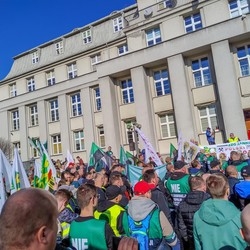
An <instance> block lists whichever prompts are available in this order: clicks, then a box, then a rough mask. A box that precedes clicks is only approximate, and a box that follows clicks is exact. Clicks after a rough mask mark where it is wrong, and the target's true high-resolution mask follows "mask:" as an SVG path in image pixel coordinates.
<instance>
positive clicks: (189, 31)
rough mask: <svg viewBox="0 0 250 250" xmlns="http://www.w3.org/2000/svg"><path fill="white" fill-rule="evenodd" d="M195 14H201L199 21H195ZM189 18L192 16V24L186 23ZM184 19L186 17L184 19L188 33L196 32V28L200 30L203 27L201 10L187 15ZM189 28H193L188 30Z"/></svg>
mask: <svg viewBox="0 0 250 250" xmlns="http://www.w3.org/2000/svg"><path fill="white" fill-rule="evenodd" d="M195 15H198V16H199V20H198V21H195ZM188 18H190V24H186V22H187V19H188ZM183 19H184V20H183V21H184V28H185V31H186V33H191V32H194V31H196V30H200V29H202V28H203V24H202V17H201V13H200V12H195V13H192V14H190V15H188V16H185V17H184V18H183ZM197 25H200V27H196V26H197ZM189 28H191V30H188V29H189Z"/></svg>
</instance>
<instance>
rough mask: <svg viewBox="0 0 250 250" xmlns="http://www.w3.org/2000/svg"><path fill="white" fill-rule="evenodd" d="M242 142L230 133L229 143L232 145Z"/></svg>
mask: <svg viewBox="0 0 250 250" xmlns="http://www.w3.org/2000/svg"><path fill="white" fill-rule="evenodd" d="M238 141H240V138H239V137H237V136H235V135H234V133H230V135H229V138H228V139H227V142H229V143H232V142H238Z"/></svg>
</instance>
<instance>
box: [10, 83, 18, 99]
mask: <svg viewBox="0 0 250 250" xmlns="http://www.w3.org/2000/svg"><path fill="white" fill-rule="evenodd" d="M9 90H10V97H14V96H17V90H16V83H12V84H10V85H9Z"/></svg>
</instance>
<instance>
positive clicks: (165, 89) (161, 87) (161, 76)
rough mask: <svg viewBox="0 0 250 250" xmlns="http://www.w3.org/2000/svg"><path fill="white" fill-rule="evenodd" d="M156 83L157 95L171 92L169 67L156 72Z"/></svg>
mask: <svg viewBox="0 0 250 250" xmlns="http://www.w3.org/2000/svg"><path fill="white" fill-rule="evenodd" d="M154 83H155V91H156V95H157V96H161V95H167V94H170V93H171V90H170V83H169V78H168V70H167V69H162V70H159V71H155V72H154Z"/></svg>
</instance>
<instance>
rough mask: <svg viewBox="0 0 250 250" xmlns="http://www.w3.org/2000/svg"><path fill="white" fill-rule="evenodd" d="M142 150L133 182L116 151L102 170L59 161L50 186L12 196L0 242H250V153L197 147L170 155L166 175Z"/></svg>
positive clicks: (57, 245) (33, 245)
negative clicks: (192, 154) (189, 154)
mask: <svg viewBox="0 0 250 250" xmlns="http://www.w3.org/2000/svg"><path fill="white" fill-rule="evenodd" d="M108 152H109V154H110V155H113V153H112V151H111V148H109V150H108ZM138 158H139V159H137V163H138V164H137V165H138V166H139V167H140V168H141V177H140V178H139V179H138V182H137V183H136V184H134V185H133V186H132V185H131V183H130V180H129V176H127V175H126V171H125V170H126V168H125V166H124V165H123V164H120V163H119V161H118V160H117V159H116V160H114V162H113V165H112V166H111V168H110V169H107V168H103V169H101V170H100V171H98V172H97V171H96V169H95V167H94V166H87V165H86V164H85V163H84V162H83V160H82V159H81V158H80V157H77V158H76V161H75V164H71V165H68V164H67V162H65V163H61V162H60V161H57V162H55V166H56V168H57V170H58V174H60V181H59V182H58V183H55V185H54V186H53V187H51V190H50V192H48V191H45V190H41V189H37V188H30V189H23V190H20V191H18V192H16V193H15V194H13V195H11V196H10V197H9V198H8V200H7V202H6V203H5V205H4V207H3V209H2V212H1V215H0V224H1V225H3V226H1V227H0V249H3V250H5V249H10V250H12V249H28V250H29V249H37V250H40V249H41V250H54V249H58V250H60V249H74V250H75V249H76V250H82V249H103V250H104V249H140V250H142V249H145V250H146V249H167V250H168V249H169V250H170V249H172V250H179V249H184V250H194V249H197V250H199V249H205V250H206V249H209V250H210V249H212V250H213V249H214V250H218V249H230V250H233V249H235V250H241V249H248V244H249V243H250V219H249V218H250V204H249V205H248V203H250V160H249V159H245V158H243V157H242V154H241V152H238V151H232V152H231V154H230V158H229V160H227V161H221V159H217V156H216V154H215V153H211V154H206V153H205V152H199V153H198V154H197V156H196V158H195V159H194V160H193V161H192V162H191V163H190V164H187V163H186V162H185V161H184V158H182V159H178V156H177V154H176V156H175V157H174V158H170V157H167V158H166V159H165V164H166V175H165V176H164V177H163V178H160V177H159V176H158V174H157V171H156V170H155V166H154V164H153V163H145V162H144V158H143V154H140V156H139V157H138ZM114 159H115V158H114ZM135 160H136V159H135ZM31 171H32V170H31ZM31 182H32V178H31Z"/></svg>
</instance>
